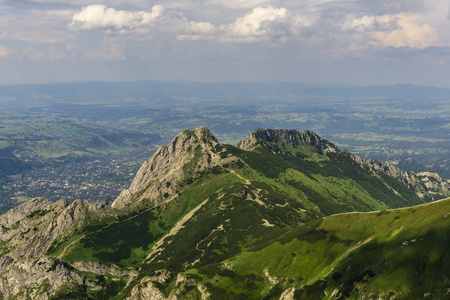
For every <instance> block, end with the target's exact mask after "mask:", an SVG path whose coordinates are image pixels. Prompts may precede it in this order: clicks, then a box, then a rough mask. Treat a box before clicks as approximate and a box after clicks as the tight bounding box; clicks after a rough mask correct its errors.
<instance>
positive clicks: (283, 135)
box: [237, 128, 337, 152]
mask: <svg viewBox="0 0 450 300" xmlns="http://www.w3.org/2000/svg"><path fill="white" fill-rule="evenodd" d="M265 142H269V143H281V144H282V145H286V144H290V145H292V146H293V147H294V148H300V147H305V146H313V147H315V148H316V149H317V150H324V151H328V152H335V151H336V150H337V147H336V146H335V145H333V143H331V142H329V141H327V140H325V139H322V138H321V137H320V136H318V135H317V134H316V133H315V132H313V131H311V130H306V131H299V130H293V129H292V130H287V129H262V128H258V129H256V130H255V131H253V132H252V133H250V134H249V135H248V136H247V137H245V138H244V139H243V140H242V141H240V142H239V143H238V144H237V147H238V148H241V149H242V150H246V151H252V150H254V149H256V148H258V147H261V146H262V143H265ZM265 146H266V147H267V146H268V145H267V144H266V145H265ZM269 149H270V146H269ZM271 150H272V149H271ZM274 152H276V151H274Z"/></svg>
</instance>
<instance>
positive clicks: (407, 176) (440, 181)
mask: <svg viewBox="0 0 450 300" xmlns="http://www.w3.org/2000/svg"><path fill="white" fill-rule="evenodd" d="M346 153H347V154H348V155H350V157H351V158H352V159H353V160H354V161H355V162H357V163H358V164H360V165H361V166H362V167H365V168H368V169H369V170H370V171H372V172H374V173H375V171H378V172H382V173H384V174H387V175H389V176H392V177H394V178H396V179H397V180H399V181H400V182H403V183H404V184H406V185H408V186H411V187H415V188H416V189H418V190H419V192H418V194H419V196H422V197H423V193H421V192H420V191H422V192H429V193H430V194H433V193H438V192H439V191H446V192H447V191H449V190H450V180H446V179H444V178H442V177H441V176H440V175H439V174H437V173H435V172H420V173H414V172H410V171H402V170H401V169H400V168H399V167H397V166H395V165H392V164H384V163H381V162H379V161H376V160H374V159H371V158H364V157H361V156H358V155H356V154H351V153H349V152H347V151H346ZM432 199H433V198H432ZM433 200H437V199H433Z"/></svg>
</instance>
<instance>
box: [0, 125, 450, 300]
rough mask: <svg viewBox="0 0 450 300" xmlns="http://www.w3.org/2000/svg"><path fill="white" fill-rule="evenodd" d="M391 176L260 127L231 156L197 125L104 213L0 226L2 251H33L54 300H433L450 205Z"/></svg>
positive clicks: (329, 147)
mask: <svg viewBox="0 0 450 300" xmlns="http://www.w3.org/2000/svg"><path fill="white" fill-rule="evenodd" d="M397 171H398V170H397V169H393V168H392V167H389V166H384V165H381V164H380V163H378V162H375V161H363V160H360V159H359V158H358V157H355V156H354V155H352V154H350V153H349V152H347V151H340V150H339V149H338V148H337V147H336V146H334V145H333V144H332V143H330V142H328V141H326V140H323V139H321V138H320V137H319V136H317V135H316V134H315V133H313V132H311V131H305V132H300V131H283V130H267V131H264V130H257V131H255V132H254V133H252V134H251V135H250V136H249V137H248V138H246V139H244V140H243V141H242V142H240V143H239V144H238V145H237V146H236V147H235V146H231V145H224V144H220V143H218V142H217V140H216V139H215V138H214V136H213V135H212V134H211V133H210V132H209V131H208V130H207V129H206V128H204V127H199V128H197V129H195V130H194V131H189V130H184V131H183V132H181V133H180V134H179V135H177V137H175V138H174V140H173V141H172V143H170V144H168V145H166V146H162V147H161V148H160V149H158V151H156V153H155V154H154V155H153V156H152V157H151V158H150V159H149V160H147V161H146V162H145V163H144V165H143V166H142V167H141V169H140V170H139V171H138V173H137V175H136V178H135V179H134V180H133V183H132V184H131V186H130V188H129V189H128V190H126V191H124V192H123V193H122V194H121V195H120V196H119V197H118V198H117V199H116V200H115V201H114V202H113V203H112V204H111V205H107V204H104V205H100V206H95V207H94V206H93V205H90V204H88V203H83V202H81V201H76V202H74V203H73V204H71V205H68V206H67V204H66V206H64V205H63V206H61V204H59V205H60V206H56V204H55V205H53V206H46V207H45V208H40V209H37V208H33V209H34V212H32V213H31V214H30V213H29V212H28V211H27V214H22V215H26V220H29V221H27V222H31V223H30V224H28V223H27V222H19V221H18V222H16V223H14V224H12V225H11V221H8V220H10V219H14V220H16V219H18V218H17V217H14V218H12V217H11V216H9V217H8V218H7V219H6V221H1V219H0V221H1V222H0V223H1V224H2V227H1V229H2V233H3V235H4V236H8V238H9V240H6V238H2V241H4V242H3V244H2V246H1V248H0V250H1V251H2V252H1V254H2V255H3V256H4V257H6V256H8V255H10V256H12V257H17V259H18V260H19V261H20V259H19V257H24V256H27V257H33V255H36V254H35V253H39V251H43V252H44V253H45V255H46V257H48V259H49V260H50V261H52V262H53V263H52V264H53V265H52V264H50V265H49V268H50V269H49V270H48V271H47V272H50V273H49V274H51V272H53V271H54V272H58V270H66V271H65V272H66V273H65V274H71V275H70V276H69V279H67V280H68V282H70V284H69V285H67V284H62V285H60V286H56V287H52V292H51V295H52V297H55V299H59V298H67V297H70V298H87V297H90V298H92V299H124V298H126V297H131V299H165V298H169V299H321V298H324V299H345V298H354V299H361V298H379V297H381V298H382V299H389V298H392V299H394V298H395V299H417V298H422V297H430V299H442V298H443V297H446V296H448V290H449V288H450V286H449V283H448V277H449V271H448V270H450V268H449V267H450V265H449V264H450V260H449V257H448V251H446V250H447V249H449V246H450V245H449V234H448V229H449V225H450V224H449V220H450V214H449V213H448V212H449V211H450V207H449V206H450V200H449V199H447V200H442V201H438V202H432V203H429V204H425V202H426V197H424V195H426V193H427V192H430V191H431V189H432V188H435V185H433V186H432V185H431V184H434V183H435V181H433V182H431V181H430V178H431V177H426V179H427V180H428V181H427V184H428V188H429V190H428V191H425V190H424V189H423V186H422V185H421V181H420V180H421V179H420V178H419V177H414V176H415V175H414V174H412V173H407V174H406V175H405V176H406V178H409V179H410V181H408V182H405V181H404V178H405V176H403V173H398V172H397ZM390 174H394V175H395V176H394V175H390ZM398 174H400V175H401V176H400V175H398ZM433 176H434V175H433ZM411 178H412V179H411ZM432 178H434V177H432ZM435 180H437V179H435ZM411 182H415V185H414V184H412V183H411ZM430 182H431V183H430ZM445 183H446V182H441V183H440V185H439V186H440V187H442V188H441V189H440V190H437V192H433V195H434V196H435V197H438V196H440V197H443V196H445V195H446V194H448V190H446V189H444V188H443V187H446V185H445ZM32 203H33V202H30V204H28V205H31V204H32ZM26 205H27V204H24V207H26ZM48 205H50V204H48ZM415 205H416V206H415ZM61 207H62V208H61ZM18 210H20V207H19V208H18ZM2 222H3V223H2ZM67 222H68V223H67ZM3 224H5V225H3ZM27 224H28V225H27ZM68 224H69V225H68ZM14 226H16V227H14ZM49 228H50V229H49ZM58 228H63V229H58ZM14 230H17V232H18V233H19V232H20V235H19V234H17V235H16V236H14V237H13V238H11V237H9V235H8V232H12V231H14ZM0 237H1V236H0ZM21 243H24V244H25V243H28V244H27V245H28V246H27V248H26V250H21V249H22V248H20V245H21ZM36 247H37V248H38V249H39V251H38V250H33V249H35V248H36ZM19 250H20V251H19ZM25 253H28V254H26V255H25ZM14 255H16V256H14ZM12 265H14V264H12ZM0 268H1V267H0ZM10 268H11V267H10ZM0 270H1V269H0ZM44 287H45V284H44V282H41V283H40V284H39V285H37V284H36V287H35V288H32V287H30V286H27V289H29V290H33V291H38V290H42V289H43V288H44ZM47 289H50V288H49V287H47ZM35 293H38V292H35ZM149 297H150V298H149Z"/></svg>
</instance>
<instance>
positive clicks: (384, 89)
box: [0, 81, 450, 103]
mask: <svg viewBox="0 0 450 300" xmlns="http://www.w3.org/2000/svg"><path fill="white" fill-rule="evenodd" d="M290 94H295V95H305V96H318V97H329V96H333V97H347V98H348V100H352V99H353V98H361V97H362V98H367V97H375V98H376V97H394V98H395V97H408V98H411V99H413V100H414V99H422V100H424V99H430V98H433V99H441V98H449V97H450V89H448V88H437V87H429V86H418V85H408V84H399V85H393V86H370V87H336V86H334V87H330V86H323V85H313V84H304V83H295V82H270V83H243V82H220V83H204V82H190V81H167V82H165V81H135V82H106V81H105V82H102V81H93V82H79V83H58V84H28V85H10V86H6V85H3V86H0V95H1V96H3V97H12V98H16V99H18V100H20V101H30V100H38V99H39V100H40V101H55V102H60V101H62V100H64V99H68V98H70V99H72V103H76V102H73V101H74V100H75V101H79V102H82V101H83V100H85V99H86V98H90V99H91V98H96V97H98V100H102V99H103V100H108V101H110V100H111V99H123V98H127V99H139V98H145V99H148V98H154V99H158V98H167V97H180V98H189V97H209V98H217V97H218V96H219V95H235V96H242V97H244V98H245V99H247V98H252V97H257V96H259V97H260V96H270V95H290Z"/></svg>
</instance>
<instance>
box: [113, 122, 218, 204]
mask: <svg viewBox="0 0 450 300" xmlns="http://www.w3.org/2000/svg"><path fill="white" fill-rule="evenodd" d="M218 143H219V142H218V141H217V139H216V138H215V137H214V135H213V134H212V133H211V132H210V131H209V130H208V129H207V128H206V127H204V126H200V127H197V128H195V129H194V130H188V129H185V130H183V131H181V132H180V133H179V134H178V135H177V136H176V137H175V138H174V139H173V140H172V141H171V142H170V143H169V144H167V145H162V146H161V147H159V148H158V150H156V152H155V154H153V156H152V157H150V159H148V160H147V161H146V162H145V163H144V164H143V165H142V167H141V168H140V169H139V171H138V172H137V174H136V176H135V178H134V179H133V182H132V183H131V186H130V188H129V189H127V190H124V191H122V193H121V194H120V195H119V197H118V198H117V199H116V200H115V201H114V202H113V203H112V207H114V208H122V207H125V206H127V205H130V204H131V203H133V202H139V201H142V200H144V199H151V201H152V202H154V203H155V204H158V203H162V202H168V201H170V200H172V199H173V198H174V197H176V196H177V190H176V184H175V183H177V182H178V183H179V182H181V181H182V180H184V179H186V177H187V176H190V175H189V174H190V173H192V172H194V173H195V172H201V171H204V170H206V169H209V168H211V167H212V166H214V165H215V164H216V163H217V161H218V160H220V156H219V155H218V154H216V153H215V152H216V151H215V147H216V145H217V144H218ZM188 173H189V174H188ZM150 185H153V186H154V188H153V189H148V187H149V186H150ZM161 195H162V196H161Z"/></svg>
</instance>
